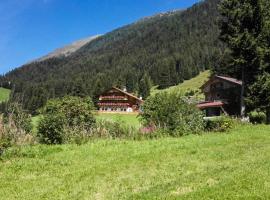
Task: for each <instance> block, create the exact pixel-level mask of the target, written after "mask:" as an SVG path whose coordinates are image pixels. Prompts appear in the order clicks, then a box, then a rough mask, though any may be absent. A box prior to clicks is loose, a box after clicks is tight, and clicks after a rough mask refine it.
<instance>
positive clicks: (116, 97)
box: [98, 87, 143, 113]
mask: <svg viewBox="0 0 270 200" xmlns="http://www.w3.org/2000/svg"><path fill="white" fill-rule="evenodd" d="M142 104H143V100H142V99H141V98H139V97H136V96H135V95H133V94H130V93H128V92H127V91H126V90H125V89H124V90H121V89H119V88H117V87H112V88H111V89H109V90H107V91H105V92H104V93H102V94H101V95H100V96H99V101H98V107H99V111H100V112H127V113H132V112H139V111H140V109H141V105H142Z"/></svg>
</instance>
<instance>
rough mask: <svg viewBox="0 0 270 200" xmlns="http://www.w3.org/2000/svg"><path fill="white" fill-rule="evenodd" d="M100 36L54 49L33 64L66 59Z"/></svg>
mask: <svg viewBox="0 0 270 200" xmlns="http://www.w3.org/2000/svg"><path fill="white" fill-rule="evenodd" d="M99 36H100V35H96V36H92V37H88V38H85V39H82V40H79V41H76V42H73V43H72V44H70V45H67V46H65V47H62V48H59V49H56V50H55V51H53V52H52V53H49V54H48V55H46V56H44V57H42V58H39V59H37V60H35V61H33V62H41V61H44V60H47V59H50V58H59V57H67V56H69V55H71V54H72V53H74V52H76V51H77V50H79V49H80V48H81V47H83V46H84V45H86V44H87V43H89V42H91V41H93V40H95V39H96V38H98V37H99Z"/></svg>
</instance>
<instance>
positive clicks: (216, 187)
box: [0, 125, 270, 200]
mask: <svg viewBox="0 0 270 200" xmlns="http://www.w3.org/2000/svg"><path fill="white" fill-rule="evenodd" d="M269 131H270V129H269V126H264V125H260V126H243V127H239V128H236V129H234V130H232V131H231V132H230V133H228V134H221V133H215V134H205V135H202V136H196V135H190V136H186V137H183V138H163V139H156V140H143V141H128V140H96V141H93V142H91V143H89V144H85V145H81V146H78V145H62V146H45V145H44V146H43V145H38V146H26V147H21V148H18V149H10V150H9V151H8V152H7V154H6V155H5V156H4V157H3V158H2V160H0V193H1V199H2V200H12V199H20V200H27V199H29V200H30V199H33V197H34V198H35V199H37V200H42V199H44V200H45V199H50V200H54V199H66V200H68V199H72V200H74V199H215V200H219V199H220V200H224V199H239V200H240V199H270V192H269V191H270V190H269V185H270V180H269V176H270V174H269V173H270V172H269V168H270V162H269V159H270V154H269V151H270V135H269ZM115 155H117V156H115Z"/></svg>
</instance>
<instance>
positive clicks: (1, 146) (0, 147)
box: [0, 115, 36, 155]
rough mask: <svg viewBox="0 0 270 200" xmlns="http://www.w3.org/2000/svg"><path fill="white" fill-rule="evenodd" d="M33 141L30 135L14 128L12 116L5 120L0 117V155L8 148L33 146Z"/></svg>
mask: <svg viewBox="0 0 270 200" xmlns="http://www.w3.org/2000/svg"><path fill="white" fill-rule="evenodd" d="M35 141H36V140H35V138H34V137H33V136H32V135H31V134H28V133H26V132H25V130H23V129H21V128H18V127H17V126H16V123H15V122H14V120H13V118H12V115H9V118H8V119H5V120H4V119H3V116H0V155H2V154H3V153H4V151H5V150H6V149H7V148H9V147H12V146H22V145H26V144H34V143H35Z"/></svg>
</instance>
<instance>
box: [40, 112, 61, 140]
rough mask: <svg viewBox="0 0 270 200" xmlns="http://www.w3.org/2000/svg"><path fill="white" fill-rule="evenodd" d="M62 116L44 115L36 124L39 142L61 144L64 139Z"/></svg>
mask: <svg viewBox="0 0 270 200" xmlns="http://www.w3.org/2000/svg"><path fill="white" fill-rule="evenodd" d="M65 124H66V122H65V119H64V116H61V115H60V114H57V115H45V116H44V117H42V119H41V120H40V122H39V125H38V137H39V138H40V142H41V143H45V144H62V143H63V141H64V134H65V132H64V127H65Z"/></svg>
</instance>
